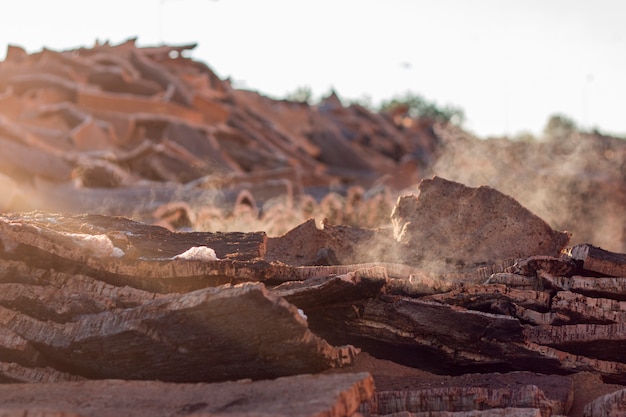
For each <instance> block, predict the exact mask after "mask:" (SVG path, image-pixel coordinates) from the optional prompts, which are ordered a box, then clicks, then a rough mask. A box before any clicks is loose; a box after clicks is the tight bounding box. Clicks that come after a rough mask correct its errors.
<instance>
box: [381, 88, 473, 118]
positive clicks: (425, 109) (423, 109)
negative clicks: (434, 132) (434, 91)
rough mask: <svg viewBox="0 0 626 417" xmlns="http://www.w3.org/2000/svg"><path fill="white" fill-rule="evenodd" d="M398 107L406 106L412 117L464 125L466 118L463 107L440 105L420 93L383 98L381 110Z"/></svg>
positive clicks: (407, 93)
mask: <svg viewBox="0 0 626 417" xmlns="http://www.w3.org/2000/svg"><path fill="white" fill-rule="evenodd" d="M398 108H405V109H406V112H407V115H408V116H409V117H412V118H424V119H431V120H434V121H439V122H451V123H454V124H456V125H462V124H463V122H464V120H465V113H464V112H463V110H462V109H461V108H459V107H456V106H451V105H445V106H440V105H439V104H437V103H435V102H434V101H430V100H427V99H425V98H424V97H423V96H421V95H420V94H415V93H412V92H406V93H404V94H402V95H400V96H395V97H392V98H391V99H389V100H383V102H382V103H381V104H380V110H381V111H393V110H394V109H398Z"/></svg>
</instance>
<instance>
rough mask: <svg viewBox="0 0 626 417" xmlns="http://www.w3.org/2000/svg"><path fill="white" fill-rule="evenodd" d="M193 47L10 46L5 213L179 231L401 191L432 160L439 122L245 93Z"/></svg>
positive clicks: (1, 158)
mask: <svg viewBox="0 0 626 417" xmlns="http://www.w3.org/2000/svg"><path fill="white" fill-rule="evenodd" d="M194 46H195V45H182V46H160V47H143V48H139V47H137V46H136V45H135V41H134V40H130V41H128V42H125V43H123V44H120V45H109V44H103V45H100V44H97V45H95V46H94V47H92V48H82V49H76V50H70V51H63V52H55V51H51V50H43V51H41V52H38V53H33V54H27V53H26V52H25V51H24V50H23V49H21V48H20V47H17V46H11V47H9V49H8V51H7V56H6V60H5V61H4V62H2V63H0V148H1V149H2V150H3V151H2V153H1V154H0V187H2V191H3V197H2V199H1V200H0V209H4V210H33V209H46V210H49V211H62V212H74V213H80V212H90V213H101V214H114V215H115V214H123V215H127V216H133V217H134V218H137V219H140V220H144V221H148V220H153V221H155V220H154V217H156V220H157V221H158V220H162V219H165V221H164V222H163V223H164V224H165V223H168V224H170V226H172V227H174V228H176V227H178V226H180V225H181V224H183V225H184V224H187V225H191V224H195V223H194V222H195V221H196V220H199V221H200V222H201V220H202V219H197V217H198V212H199V211H201V209H202V208H205V209H206V211H205V213H204V217H205V218H207V217H211V216H212V215H214V214H215V213H214V212H212V211H211V210H210V209H209V208H207V207H208V206H211V207H212V208H215V207H217V208H222V209H224V210H226V211H227V212H228V213H230V212H232V211H234V210H236V207H238V206H241V205H242V204H241V203H242V202H243V205H244V206H245V205H247V206H252V208H254V209H256V210H261V209H263V205H264V204H265V203H266V202H268V201H270V200H272V199H276V198H282V199H286V200H287V201H288V202H289V204H292V205H293V200H294V198H298V197H299V196H301V195H302V194H303V192H304V190H305V189H306V190H307V194H308V195H312V196H313V197H314V199H315V200H317V202H319V200H320V199H321V198H322V197H323V196H324V195H325V194H327V193H328V192H329V190H331V189H332V190H334V191H344V190H346V189H347V188H348V187H350V186H359V187H365V188H369V187H370V186H372V185H373V184H374V183H375V182H376V181H378V180H380V179H381V178H383V177H384V178H385V181H386V183H389V184H391V185H394V186H395V187H396V188H402V187H403V186H406V185H408V184H411V183H415V181H416V180H417V179H418V177H419V176H420V170H424V169H425V168H426V166H427V165H428V164H429V163H430V162H431V159H432V156H433V153H434V152H435V150H436V148H437V139H436V137H435V136H434V134H433V133H432V128H431V127H432V123H430V122H428V121H421V122H418V121H412V122H411V123H408V124H407V123H404V124H403V123H402V120H400V119H398V118H396V119H394V118H393V117H392V115H385V114H378V113H374V112H372V111H370V110H367V109H365V108H364V107H362V106H358V105H354V106H350V107H344V106H342V105H341V103H340V102H339V99H338V98H337V97H336V96H335V95H331V96H329V97H328V98H327V99H326V100H324V101H323V102H322V103H320V104H319V105H317V106H309V105H308V104H306V103H300V102H291V101H285V100H272V99H269V98H267V97H264V96H262V95H260V94H258V93H256V92H252V91H244V90H237V89H233V88H231V85H230V82H229V81H228V80H221V79H220V78H218V77H217V76H216V75H215V73H214V72H213V71H212V70H211V69H210V68H209V67H207V66H206V65H205V64H203V63H200V62H197V61H194V60H192V59H190V58H187V57H186V56H185V55H186V53H187V52H188V51H189V50H190V49H193V48H194ZM168 204H170V205H168ZM172 204H173V205H174V207H172V206H171V205H172ZM157 210H159V211H157ZM155 211H157V212H156V214H155ZM181 211H182V212H185V213H182V214H181ZM173 213H177V214H175V215H173ZM228 213H227V214H228ZM172 216H174V217H172ZM190 217H191V221H190ZM201 217H202V216H201ZM283 231H286V230H283Z"/></svg>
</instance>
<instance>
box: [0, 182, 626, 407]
mask: <svg viewBox="0 0 626 417" xmlns="http://www.w3.org/2000/svg"><path fill="white" fill-rule="evenodd" d="M419 191H420V193H419V195H409V196H405V197H403V198H402V199H401V200H399V201H398V204H397V205H396V207H395V209H394V212H393V215H392V222H391V223H392V224H391V225H390V227H388V228H382V229H362V228H355V227H348V226H332V225H327V224H316V222H315V221H313V220H311V221H309V222H305V223H303V224H302V225H300V226H298V227H297V228H295V229H293V230H291V231H290V232H289V233H287V234H285V235H282V236H279V237H268V236H266V234H265V233H263V232H257V233H209V232H185V233H180V232H171V231H169V230H167V229H164V228H161V227H159V226H153V225H147V224H144V223H139V222H135V221H132V220H129V219H126V218H122V217H110V216H103V215H93V214H92V215H59V214H51V213H48V212H30V213H14V214H4V215H3V216H2V217H1V218H0V237H1V242H2V246H1V248H2V251H1V252H0V282H1V283H0V287H1V288H2V291H0V294H1V296H0V379H1V380H2V381H3V382H5V384H3V385H1V386H0V399H1V400H2V401H1V404H0V410H2V412H3V413H4V414H3V415H47V416H48V415H49V416H65V415H79V416H98V415H112V414H120V413H126V414H133V415H143V414H145V415H172V416H174V415H188V414H193V415H195V416H198V415H206V416H209V415H232V416H239V415H277V416H293V415H302V416H314V415H329V416H354V415H365V416H367V415H372V416H373V415H394V416H398V415H405V416H426V415H437V416H455V417H460V416H504V415H507V416H518V417H519V416H544V417H548V416H558V415H583V413H584V415H587V416H600V415H619V414H616V413H619V410H620V409H621V410H623V408H619V407H623V398H624V395H625V394H624V391H622V390H621V388H622V387H620V386H619V384H626V357H624V354H623V349H622V346H623V343H624V338H625V337H626V333H625V332H624V325H625V323H626V321H625V315H624V314H625V313H624V310H625V307H624V306H623V301H624V299H625V295H624V294H626V255H624V254H619V253H613V252H608V251H605V250H602V249H600V248H597V247H594V246H591V245H576V246H573V247H568V246H567V245H568V241H569V239H570V234H569V233H567V232H559V231H555V230H553V229H551V228H550V227H549V226H548V225H547V224H546V223H545V222H543V220H541V219H540V218H538V217H537V216H535V215H534V214H532V213H530V212H529V211H528V210H526V209H524V208H523V207H522V206H521V205H520V204H519V203H517V201H515V200H514V199H512V198H510V197H508V196H506V195H503V194H501V193H500V192H498V191H496V190H494V189H491V188H489V187H479V188H469V187H466V186H464V185H462V184H459V183H455V182H451V181H447V180H444V179H442V178H438V177H435V178H433V179H432V180H425V181H422V183H421V184H420V187H419ZM434 218H436V219H437V221H433V220H432V219H434ZM374 357H376V358H378V359H374ZM392 362H395V364H393V363H392ZM385 363H387V365H384V367H386V369H392V368H393V367H394V366H395V367H400V365H402V369H404V371H403V372H400V373H395V374H393V375H392V374H390V373H389V372H388V371H384V370H381V368H380V367H381V366H383V365H381V364H385ZM368 364H369V365H368ZM372 364H374V365H376V366H373V365H372ZM409 370H414V371H415V372H417V371H419V372H421V374H420V375H421V377H418V376H417V375H418V374H416V373H415V372H412V371H409ZM426 372H429V374H428V377H424V374H426ZM581 373H593V375H595V376H597V377H598V381H597V382H598V383H600V384H601V383H602V382H601V381H600V378H602V379H603V380H604V382H606V383H612V384H618V385H613V386H614V387H615V388H614V389H612V391H614V393H613V394H612V395H610V396H607V397H600V398H598V399H595V398H594V399H595V401H593V402H592V401H589V404H586V403H585V404H579V405H577V406H574V404H577V401H578V402H579V403H580V401H582V400H581V398H583V397H582V395H583V394H581V393H579V392H576V390H575V382H576V381H577V380H578V379H577V378H580V375H582V374H581ZM156 381H160V382H156ZM579 394H580V396H577V395H579ZM585 398H586V397H585ZM576 407H578V408H576ZM576 410H578V411H576ZM611 410H613V411H611ZM615 410H617V411H615ZM37 413H43V414H37ZM572 413H573V414H572ZM576 413H578V414H576ZM611 413H613V414H611Z"/></svg>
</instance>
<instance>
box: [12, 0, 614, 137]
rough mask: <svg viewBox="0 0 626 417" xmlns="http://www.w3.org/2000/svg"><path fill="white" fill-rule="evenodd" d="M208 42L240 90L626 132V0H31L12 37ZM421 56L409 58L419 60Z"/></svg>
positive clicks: (31, 41) (491, 123) (207, 50)
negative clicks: (397, 102)
mask: <svg viewBox="0 0 626 417" xmlns="http://www.w3.org/2000/svg"><path fill="white" fill-rule="evenodd" d="M133 36H138V38H139V44H140V45H154V44H159V43H161V42H165V43H187V42H198V44H199V46H198V48H196V50H195V51H194V52H193V54H192V56H193V57H194V58H195V59H198V60H202V61H204V62H206V63H207V64H208V65H209V66H211V67H212V68H213V69H214V70H215V71H216V72H217V73H218V74H219V75H220V76H222V77H227V76H230V77H231V78H232V79H233V80H234V81H235V82H236V85H237V86H239V87H246V88H250V89H254V90H258V91H260V92H263V93H266V94H269V95H271V96H275V97H278V96H284V95H285V94H286V93H288V92H290V91H293V90H295V89H296V88H297V87H298V86H305V85H309V86H311V88H312V89H313V92H314V94H315V95H316V96H319V95H322V94H324V93H326V92H328V91H329V89H330V88H331V87H334V88H335V90H336V91H337V92H338V93H339V95H340V96H341V97H344V98H360V97H363V96H365V95H367V96H370V97H371V98H372V99H373V101H374V103H376V102H378V101H379V100H381V99H384V98H388V97H391V96H392V95H394V94H399V93H403V92H405V91H407V90H411V91H413V92H415V93H418V94H422V95H423V96H424V97H426V98H427V99H430V100H434V101H436V102H437V103H439V104H453V105H456V106H458V107H461V108H462V109H464V111H465V114H466V118H467V121H466V124H465V127H466V128H467V129H469V130H470V131H473V132H475V133H477V134H478V135H480V136H488V135H501V134H516V133H519V132H521V131H530V132H533V133H540V132H541V130H542V129H543V126H544V125H545V123H546V121H547V119H548V117H549V115H551V114H554V113H557V112H558V113H563V114H565V115H567V116H569V117H571V118H573V119H574V120H575V121H576V122H577V123H578V124H579V125H581V126H583V127H598V128H599V129H600V130H602V131H604V132H609V133H616V134H621V135H626V113H625V110H626V81H625V77H626V1H623V0H593V1H591V0H517V1H513V0H473V1H469V0H376V1H373V0H315V1H308V0H307V1H301V0H291V1H288V0H217V1H215V0H108V1H100V2H95V1H86V0H82V1H78V0H45V1H41V0H20V1H13V2H4V3H3V5H2V6H0V59H4V55H5V51H6V46H7V44H15V45H20V46H23V47H25V48H26V49H27V50H28V51H29V52H34V51H37V50H40V49H41V48H42V47H44V46H45V47H48V48H51V49H56V50H59V49H68V48H73V47H78V46H92V45H93V43H94V42H95V40H96V39H100V40H110V41H111V42H113V43H118V42H121V41H123V40H125V39H127V38H129V37H133ZM407 64H408V65H407Z"/></svg>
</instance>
